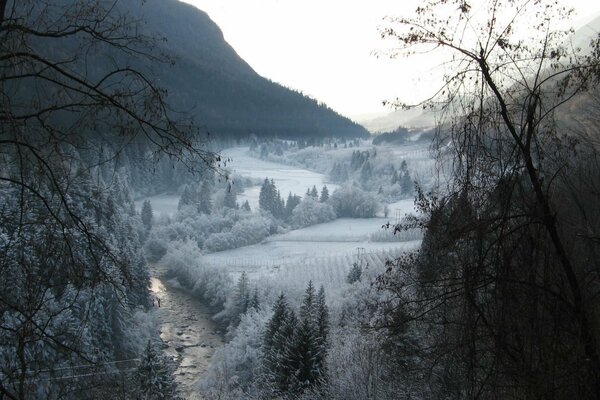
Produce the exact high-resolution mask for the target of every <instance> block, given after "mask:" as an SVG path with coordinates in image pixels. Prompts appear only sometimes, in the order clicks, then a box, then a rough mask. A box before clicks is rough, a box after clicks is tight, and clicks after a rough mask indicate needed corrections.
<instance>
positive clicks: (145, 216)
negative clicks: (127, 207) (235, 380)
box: [141, 200, 152, 231]
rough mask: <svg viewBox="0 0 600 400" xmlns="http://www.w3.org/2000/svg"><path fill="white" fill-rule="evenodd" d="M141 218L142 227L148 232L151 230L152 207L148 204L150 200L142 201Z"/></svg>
mask: <svg viewBox="0 0 600 400" xmlns="http://www.w3.org/2000/svg"><path fill="white" fill-rule="evenodd" d="M141 218H142V223H143V224H144V227H145V228H146V230H148V231H149V230H150V228H152V205H151V204H150V200H146V201H144V204H143V205H142V212H141Z"/></svg>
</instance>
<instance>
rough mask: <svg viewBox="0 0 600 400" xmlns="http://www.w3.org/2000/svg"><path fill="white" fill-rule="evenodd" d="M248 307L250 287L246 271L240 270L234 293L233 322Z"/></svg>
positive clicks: (237, 320) (237, 319) (236, 320)
mask: <svg viewBox="0 0 600 400" xmlns="http://www.w3.org/2000/svg"><path fill="white" fill-rule="evenodd" d="M249 307H250V288H249V285H248V275H247V274H246V272H242V275H240V278H239V279H238V282H237V286H236V290H235V294H234V309H235V313H234V320H235V323H236V324H237V322H239V318H240V316H241V315H242V314H244V313H246V311H248V308H249Z"/></svg>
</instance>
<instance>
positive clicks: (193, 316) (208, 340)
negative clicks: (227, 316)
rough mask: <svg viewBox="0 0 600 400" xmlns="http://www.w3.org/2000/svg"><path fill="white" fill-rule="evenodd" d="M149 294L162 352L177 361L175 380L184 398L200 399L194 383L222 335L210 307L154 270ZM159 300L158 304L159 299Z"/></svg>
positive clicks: (207, 365) (203, 369)
mask: <svg viewBox="0 0 600 400" xmlns="http://www.w3.org/2000/svg"><path fill="white" fill-rule="evenodd" d="M153 273H154V274H153V275H154V276H153V277H152V287H151V290H152V293H153V295H154V302H155V306H156V309H157V313H158V318H159V320H160V337H161V339H162V340H163V342H164V343H165V344H166V346H167V347H166V349H165V351H166V352H167V353H169V354H170V355H171V356H172V357H173V359H175V360H176V361H177V363H178V366H177V370H176V372H175V380H176V381H177V384H178V385H179V388H180V390H181V394H182V395H183V396H184V398H186V399H201V398H202V397H201V396H200V395H199V394H198V390H197V388H196V384H197V382H198V379H199V378H200V376H201V375H202V374H203V373H205V372H206V371H207V370H208V367H209V365H210V359H211V357H212V355H213V354H214V352H215V350H216V349H217V348H218V347H219V346H220V345H222V344H223V337H222V335H221V334H220V333H219V332H218V330H217V326H216V325H215V323H214V322H213V320H212V319H211V313H210V311H209V309H208V308H207V307H206V306H205V305H204V304H202V303H201V302H200V301H198V300H197V299H195V298H194V297H193V296H192V295H191V294H190V293H189V292H188V291H187V290H185V289H183V288H182V287H181V286H179V284H178V283H177V282H176V281H169V280H164V278H161V274H160V273H159V272H158V271H156V270H155V271H153ZM159 300H160V307H158V304H159V303H158V301H159Z"/></svg>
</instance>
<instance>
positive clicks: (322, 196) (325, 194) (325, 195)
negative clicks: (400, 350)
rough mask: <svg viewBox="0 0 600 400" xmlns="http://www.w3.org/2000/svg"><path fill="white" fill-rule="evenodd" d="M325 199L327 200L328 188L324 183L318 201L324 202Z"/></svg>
mask: <svg viewBox="0 0 600 400" xmlns="http://www.w3.org/2000/svg"><path fill="white" fill-rule="evenodd" d="M327 200H329V189H327V185H325V186H323V189H321V198H320V199H319V201H320V202H321V203H325V202H326V201H327Z"/></svg>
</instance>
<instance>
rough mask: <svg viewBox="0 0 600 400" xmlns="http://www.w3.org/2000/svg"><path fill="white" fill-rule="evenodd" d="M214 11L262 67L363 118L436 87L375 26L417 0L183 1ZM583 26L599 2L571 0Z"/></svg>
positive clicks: (419, 64)
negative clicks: (390, 53) (389, 53)
mask: <svg viewBox="0 0 600 400" xmlns="http://www.w3.org/2000/svg"><path fill="white" fill-rule="evenodd" d="M185 1H186V2H188V3H191V4H193V5H195V6H197V7H198V8H200V9H201V10H203V11H205V12H207V13H208V14H209V16H210V17H211V18H212V19H213V20H214V21H215V22H216V23H217V24H218V25H219V27H220V28H221V29H222V30H223V33H224V35H225V39H226V40H227V41H228V42H229V43H230V44H231V45H232V46H233V47H234V49H235V50H236V51H237V52H238V54H239V55H240V56H241V57H242V58H243V59H244V60H246V61H247V62H248V63H249V64H250V65H251V66H252V67H253V68H254V69H255V70H256V71H257V72H258V73H259V74H261V75H263V76H265V77H267V78H269V79H271V80H273V81H275V82H278V83H281V84H283V85H285V86H287V87H290V88H293V89H296V90H300V91H302V92H303V93H304V94H307V95H309V96H311V97H314V98H316V99H318V100H320V101H323V102H325V103H327V104H328V105H329V106H330V107H331V108H333V109H334V110H336V111H338V112H340V113H342V114H344V115H346V116H349V117H352V118H354V119H362V118H364V117H366V116H368V115H370V114H382V113H386V112H389V111H390V108H389V107H384V106H383V104H382V102H383V100H392V99H395V98H396V97H401V98H402V99H403V100H404V101H409V102H410V101H417V100H419V99H422V98H423V97H425V96H427V95H428V94H430V93H431V90H432V88H433V86H435V82H436V80H435V79H434V76H436V73H435V65H436V64H435V62H433V63H432V62H431V60H430V59H427V58H425V59H421V60H420V61H415V60H407V59H404V58H401V59H398V60H389V59H387V58H385V57H379V58H377V57H376V56H375V55H374V54H373V53H374V52H375V51H377V50H385V48H386V46H387V45H389V43H387V44H386V42H385V41H383V40H382V39H381V37H380V35H379V33H378V30H377V27H378V26H379V25H381V22H382V18H383V17H385V16H398V15H402V14H403V13H407V12H412V11H413V10H414V9H415V7H416V6H417V5H418V4H419V3H420V2H419V1H415V0H410V1H402V2H399V1H394V0H376V1H369V2H366V1H344V0H328V1H326V2H323V1H318V0H306V1H302V2H290V1H281V0H264V1H247V0H227V1H222V0H185ZM562 3H563V4H564V5H565V6H567V7H573V8H575V10H576V13H577V15H576V17H575V18H574V21H573V23H574V25H575V26H581V25H583V24H585V23H586V22H587V21H589V20H590V19H591V18H592V17H593V16H597V15H598V13H599V12H600V3H597V2H590V1H585V0H566V1H562Z"/></svg>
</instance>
